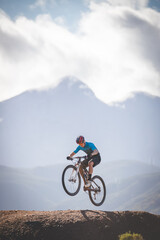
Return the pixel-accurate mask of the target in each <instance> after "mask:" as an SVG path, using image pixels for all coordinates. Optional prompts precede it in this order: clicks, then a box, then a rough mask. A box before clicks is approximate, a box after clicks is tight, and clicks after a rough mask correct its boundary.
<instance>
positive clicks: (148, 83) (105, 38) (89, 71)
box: [0, 1, 160, 103]
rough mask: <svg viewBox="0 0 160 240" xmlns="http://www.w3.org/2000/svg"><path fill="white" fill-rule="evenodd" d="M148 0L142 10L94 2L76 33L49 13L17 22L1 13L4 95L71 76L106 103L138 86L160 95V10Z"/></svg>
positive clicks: (0, 75)
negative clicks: (148, 5) (59, 23)
mask: <svg viewBox="0 0 160 240" xmlns="http://www.w3.org/2000/svg"><path fill="white" fill-rule="evenodd" d="M114 2H115V1H114ZM130 2H131V1H130ZM132 2H133V1H132ZM146 2H147V1H140V3H141V8H138V9H134V8H131V7H130V6H127V7H126V6H115V5H114V6H113V5H111V4H108V3H104V2H102V3H93V2H91V4H90V11H89V12H87V13H85V14H83V16H82V19H81V21H80V23H79V28H78V29H77V32H76V33H71V32H69V31H68V30H67V29H66V28H65V26H60V25H58V23H57V21H54V20H53V19H52V18H51V17H50V16H49V15H39V16H37V18H36V19H35V20H34V21H33V20H29V19H27V18H25V17H19V18H17V20H16V21H15V22H14V21H12V20H11V19H9V17H8V16H6V15H5V14H4V12H0V66H1V69H0V98H1V99H0V100H1V101H3V100H5V99H7V98H10V97H12V96H14V95H16V94H19V93H21V92H23V91H25V90H29V89H37V88H43V87H50V86H52V87H54V86H56V85H57V84H58V82H59V81H60V79H61V78H63V77H65V76H68V75H69V76H70V75H72V76H75V77H77V78H79V79H80V80H82V81H83V82H84V83H86V84H87V85H88V86H89V87H90V88H91V89H92V90H93V91H94V93H95V94H96V96H97V97H98V98H99V99H101V100H102V101H104V102H106V103H112V102H119V101H123V100H125V99H126V98H128V97H130V96H132V95H133V92H137V91H141V92H145V93H149V94H152V95H154V96H160V65H159V62H160V45H159V42H160V14H159V13H158V12H156V11H154V10H152V9H149V8H142V6H143V5H144V6H145V4H146Z"/></svg>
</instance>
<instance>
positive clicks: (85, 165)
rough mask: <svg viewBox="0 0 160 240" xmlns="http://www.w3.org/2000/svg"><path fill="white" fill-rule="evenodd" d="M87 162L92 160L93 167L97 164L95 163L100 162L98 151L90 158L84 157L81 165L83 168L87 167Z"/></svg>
mask: <svg viewBox="0 0 160 240" xmlns="http://www.w3.org/2000/svg"><path fill="white" fill-rule="evenodd" d="M89 162H93V163H94V165H93V167H95V166H97V165H98V164H99V163H100V162H101V156H100V154H99V153H98V154H97V155H95V156H93V157H92V158H90V159H85V160H84V161H83V162H82V167H83V168H86V167H88V163H89Z"/></svg>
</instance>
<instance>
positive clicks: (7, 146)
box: [0, 78, 160, 168]
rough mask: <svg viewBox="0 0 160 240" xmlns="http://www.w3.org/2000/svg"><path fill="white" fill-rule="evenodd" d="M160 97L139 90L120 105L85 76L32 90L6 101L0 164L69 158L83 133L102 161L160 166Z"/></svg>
mask: <svg viewBox="0 0 160 240" xmlns="http://www.w3.org/2000/svg"><path fill="white" fill-rule="evenodd" d="M159 122H160V98H153V97H152V96H149V95H144V94H140V93H137V94H135V96H134V97H133V98H131V99H128V100H127V101H125V102H123V103H121V104H119V105H118V106H115V105H114V106H108V105H107V104H104V103H103V102H101V101H100V100H98V99H97V98H96V96H95V95H94V93H93V92H92V91H91V90H90V89H89V88H88V87H87V86H86V85H84V84H83V83H82V82H81V81H79V80H77V79H73V78H66V79H64V80H62V81H61V83H60V84H59V85H58V86H57V87H56V88H54V89H49V90H43V91H29V92H25V93H23V94H21V95H19V96H16V97H14V98H11V99H9V100H7V101H4V102H1V103H0V133H1V134H0V164H1V165H6V166H12V167H22V168H23V167H28V168H32V167H36V166H46V165H52V164H57V163H58V162H61V163H62V162H65V158H66V156H67V155H68V154H70V153H71V152H72V151H73V150H74V149H75V148H76V147H77V146H76V143H75V139H76V137H77V136H78V135H80V134H82V135H84V136H85V137H86V140H87V141H91V142H94V143H95V145H96V146H97V148H98V149H99V151H100V152H101V156H102V161H103V162H107V161H113V160H120V159H121V160H125V159H130V160H138V161H142V162H146V163H152V164H156V165H159V166H160V148H159V142H160V125H159Z"/></svg>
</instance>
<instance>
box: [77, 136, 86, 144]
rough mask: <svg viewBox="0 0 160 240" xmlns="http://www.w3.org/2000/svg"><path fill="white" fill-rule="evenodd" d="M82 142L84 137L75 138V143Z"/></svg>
mask: <svg viewBox="0 0 160 240" xmlns="http://www.w3.org/2000/svg"><path fill="white" fill-rule="evenodd" d="M84 142H85V139H84V137H83V136H79V137H77V139H76V143H77V144H81V143H84Z"/></svg>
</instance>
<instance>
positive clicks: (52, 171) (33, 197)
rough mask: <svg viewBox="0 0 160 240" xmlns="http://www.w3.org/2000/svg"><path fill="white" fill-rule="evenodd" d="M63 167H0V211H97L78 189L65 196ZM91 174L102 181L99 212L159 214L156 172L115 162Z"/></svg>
mask: <svg viewBox="0 0 160 240" xmlns="http://www.w3.org/2000/svg"><path fill="white" fill-rule="evenodd" d="M66 165H67V163H66V164H60V163H59V164H56V165H53V166H46V167H36V168H33V169H19V168H18V169H15V168H10V167H4V166H0V193H1V201H0V210H11V209H12V210H15V209H17V210H24V209H25V210H33V209H34V210H43V211H50V210H67V209H77V210H78V209H84V208H85V209H90V210H94V209H95V208H96V209H97V207H95V206H94V205H92V203H91V202H90V200H89V197H88V194H86V193H85V192H84V191H83V190H82V189H83V188H82V187H81V190H80V192H79V193H78V194H77V195H76V196H75V197H71V196H68V195H67V194H66V193H65V191H64V189H63V187H62V182H61V177H62V172H63V169H64V167H65V166H66ZM129 169H130V174H129ZM95 174H98V175H100V176H102V177H103V179H104V181H105V184H106V189H107V196H106V200H105V202H104V204H103V205H102V206H100V209H101V210H104V211H105V210H107V211H120V210H123V211H124V210H136V211H137V210H140V211H148V212H150V213H155V214H160V194H159V193H160V192H159V189H160V169H159V168H157V167H154V166H150V165H147V164H145V163H141V162H137V161H117V162H116V161H115V162H110V163H106V164H104V165H103V168H100V165H99V167H97V169H96V170H95ZM82 186H83V184H82Z"/></svg>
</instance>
